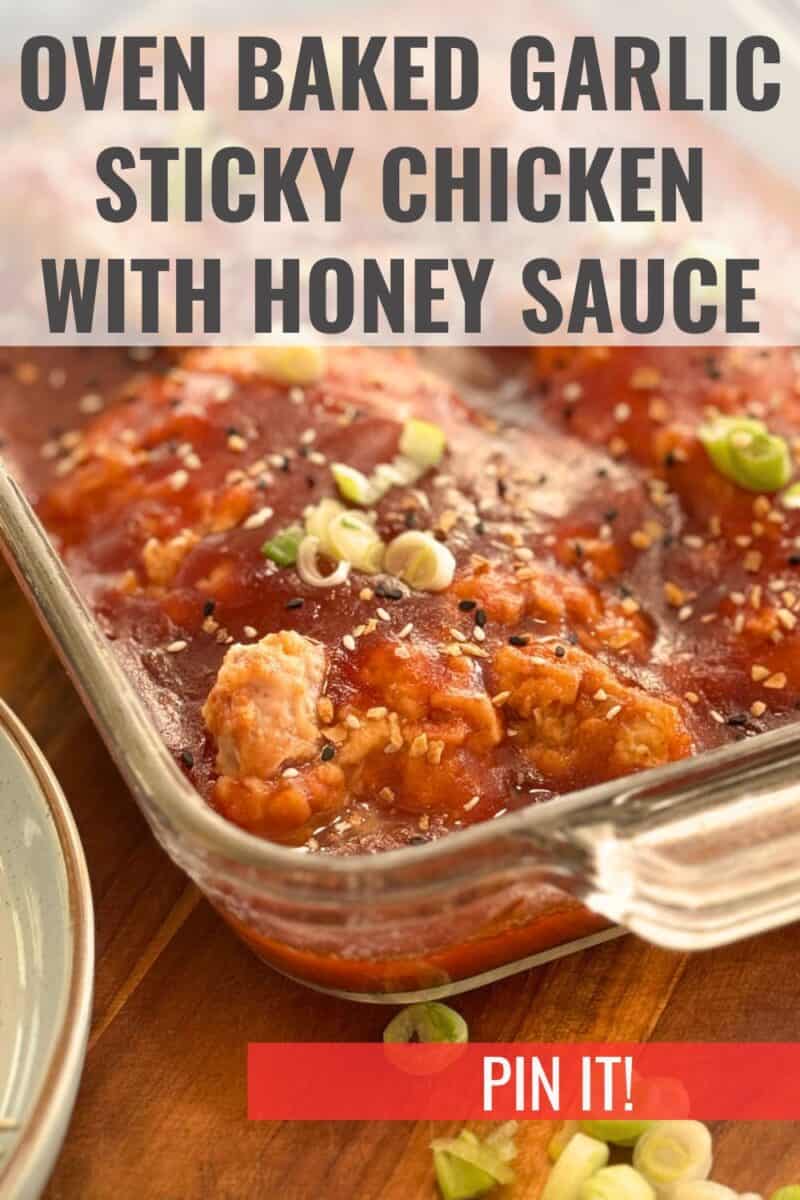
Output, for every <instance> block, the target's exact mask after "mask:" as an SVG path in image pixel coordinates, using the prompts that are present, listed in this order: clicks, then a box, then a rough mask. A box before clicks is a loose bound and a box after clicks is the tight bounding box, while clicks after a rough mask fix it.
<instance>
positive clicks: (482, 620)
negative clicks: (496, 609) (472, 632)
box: [475, 608, 486, 629]
mask: <svg viewBox="0 0 800 1200" xmlns="http://www.w3.org/2000/svg"><path fill="white" fill-rule="evenodd" d="M475 624H476V625H477V626H479V628H481V629H483V627H484V625H485V624H486V613H485V612H484V610H483V609H482V608H479V609H478V611H477V612H476V613H475Z"/></svg>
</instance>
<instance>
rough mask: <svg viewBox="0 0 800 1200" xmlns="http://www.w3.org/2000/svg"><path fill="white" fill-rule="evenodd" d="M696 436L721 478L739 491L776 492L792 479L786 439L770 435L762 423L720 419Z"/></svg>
mask: <svg viewBox="0 0 800 1200" xmlns="http://www.w3.org/2000/svg"><path fill="white" fill-rule="evenodd" d="M698 436H699V438H700V441H701V442H702V443H703V445H704V446H705V448H706V451H707V452H708V456H709V458H710V459H711V461H712V462H713V464H714V466H715V467H716V468H717V470H718V471H719V472H720V474H721V475H724V476H725V477H726V478H727V479H731V480H733V482H734V483H737V484H738V485H739V487H743V488H746V489H747V490H748V491H751V492H777V491H778V490H779V489H780V488H782V487H785V486H786V484H787V483H788V482H789V480H790V479H791V475H792V460H791V455H790V453H789V446H788V444H787V442H786V439H785V438H782V437H778V436H777V435H776V434H772V433H770V432H769V430H768V429H767V427H766V425H765V424H764V423H763V421H756V420H753V419H751V418H749V417H725V416H719V417H715V418H714V420H712V421H710V422H708V423H707V424H705V425H701V426H700V429H699V430H698Z"/></svg>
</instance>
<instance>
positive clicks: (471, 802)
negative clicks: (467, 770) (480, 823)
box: [464, 796, 481, 812]
mask: <svg viewBox="0 0 800 1200" xmlns="http://www.w3.org/2000/svg"><path fill="white" fill-rule="evenodd" d="M480 801H481V798H480V796H473V797H472V799H471V800H468V801H467V803H466V804H465V805H464V812H472V810H473V808H475V806H476V804H480Z"/></svg>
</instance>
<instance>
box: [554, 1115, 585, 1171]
mask: <svg viewBox="0 0 800 1200" xmlns="http://www.w3.org/2000/svg"><path fill="white" fill-rule="evenodd" d="M579 1129H580V1125H579V1123H578V1122H577V1121H565V1122H564V1124H563V1125H562V1126H561V1128H560V1129H557V1130H556V1132H555V1133H554V1134H553V1136H552V1137H551V1138H550V1141H549V1142H548V1143H547V1157H548V1158H549V1159H550V1161H551V1162H556V1160H557V1159H559V1158H560V1157H561V1154H562V1153H563V1150H564V1147H565V1146H566V1145H567V1143H568V1142H569V1141H570V1140H571V1139H572V1138H573V1137H574V1136H575V1134H576V1133H577V1132H578V1130H579Z"/></svg>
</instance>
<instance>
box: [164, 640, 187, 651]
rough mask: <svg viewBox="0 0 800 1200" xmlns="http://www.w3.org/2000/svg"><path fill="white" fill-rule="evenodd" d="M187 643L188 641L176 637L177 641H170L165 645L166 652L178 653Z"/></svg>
mask: <svg viewBox="0 0 800 1200" xmlns="http://www.w3.org/2000/svg"><path fill="white" fill-rule="evenodd" d="M188 644H189V643H188V642H184V641H183V640H182V639H178V641H177V642H170V644H169V645H168V646H167V654H180V652H181V650H185V649H186V647H187V646H188Z"/></svg>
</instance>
